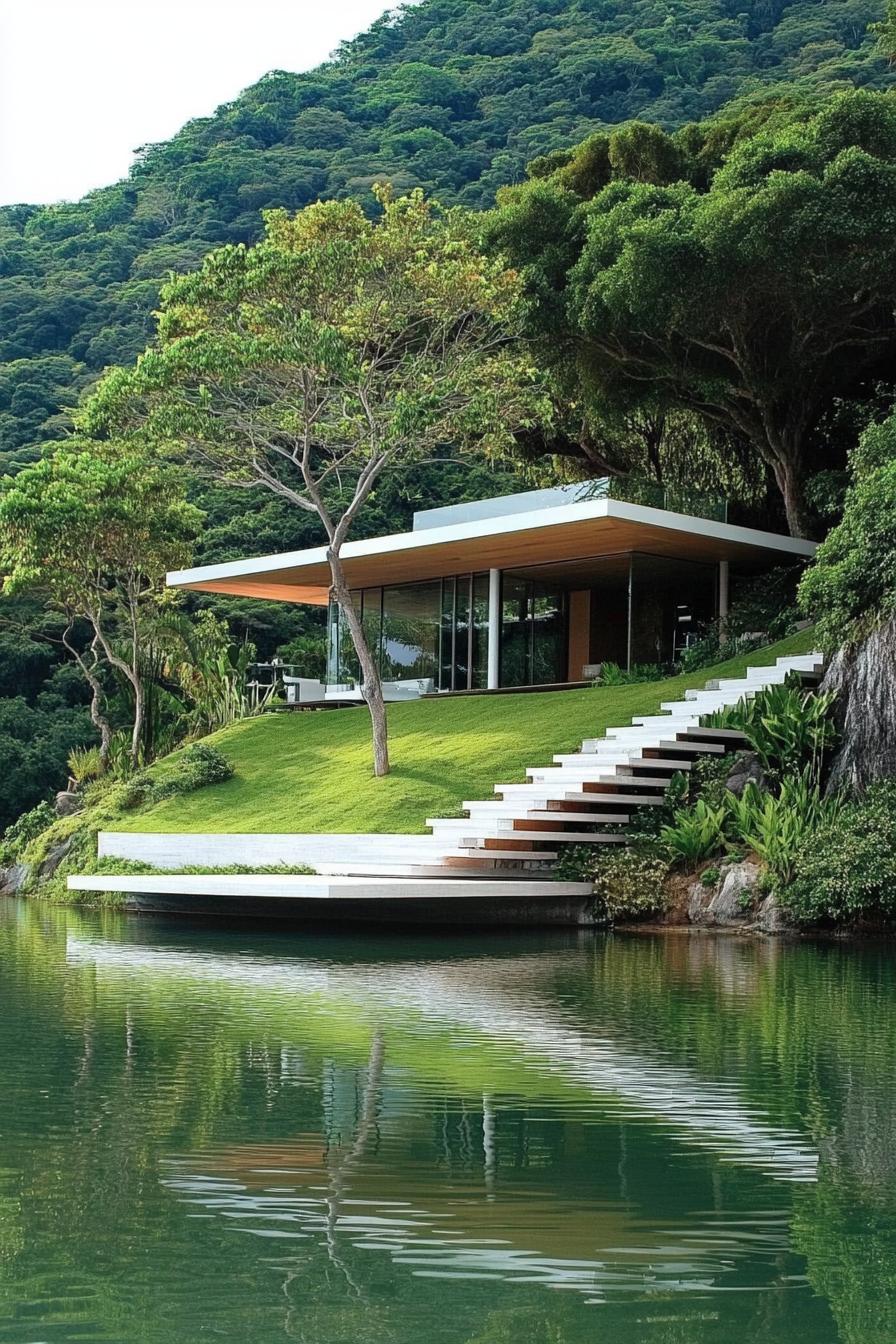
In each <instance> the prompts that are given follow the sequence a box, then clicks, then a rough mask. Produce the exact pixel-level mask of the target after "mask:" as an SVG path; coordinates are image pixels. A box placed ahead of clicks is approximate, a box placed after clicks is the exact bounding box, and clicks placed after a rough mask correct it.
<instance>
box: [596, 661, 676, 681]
mask: <svg viewBox="0 0 896 1344" xmlns="http://www.w3.org/2000/svg"><path fill="white" fill-rule="evenodd" d="M663 672H664V669H663V668H662V667H660V666H659V664H658V663H633V664H632V666H631V667H630V668H625V667H620V666H619V664H618V663H612V662H608V663H603V664H602V665H601V671H600V676H599V677H598V679H597V681H595V682H594V685H595V686H634V685H637V684H638V683H639V682H644V681H659V679H660V678H661V677H662V675H663Z"/></svg>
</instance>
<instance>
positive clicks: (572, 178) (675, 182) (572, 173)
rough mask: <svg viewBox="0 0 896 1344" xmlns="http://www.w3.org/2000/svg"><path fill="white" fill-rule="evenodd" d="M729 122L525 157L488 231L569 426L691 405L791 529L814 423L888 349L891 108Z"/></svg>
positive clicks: (870, 96)
mask: <svg viewBox="0 0 896 1344" xmlns="http://www.w3.org/2000/svg"><path fill="white" fill-rule="evenodd" d="M744 116H745V120H744V124H743V126H741V127H740V128H738V127H737V126H736V125H732V124H731V123H730V122H729V123H726V124H725V125H724V126H718V125H713V124H709V125H707V126H706V127H703V128H701V127H688V128H685V131H684V132H682V133H681V134H680V135H677V136H675V137H672V138H668V137H663V135H662V133H661V132H659V131H657V130H655V129H654V132H653V134H652V135H651V136H647V135H646V134H639V135H637V136H634V135H629V136H628V138H627V139H626V140H624V141H623V142H622V143H620V144H617V143H616V141H617V140H618V139H619V138H620V137H621V136H622V133H621V132H619V133H616V136H614V137H610V138H609V141H608V142H607V138H606V137H597V138H596V139H595V140H593V141H592V142H589V144H588V145H586V146H583V147H582V149H580V150H579V151H578V152H577V153H576V154H574V155H571V156H565V158H562V159H560V160H557V161H555V162H553V163H548V164H547V165H545V164H544V163H542V164H541V165H538V166H537V171H538V172H539V173H541V174H542V176H538V177H536V178H535V179H534V180H533V181H531V182H529V183H527V184H525V185H524V186H522V187H520V188H518V189H513V190H510V191H508V192H507V193H506V194H505V195H504V197H503V198H502V203H501V206H500V208H499V210H498V212H497V214H496V217H495V220H494V237H495V238H496V240H497V241H498V243H499V245H500V246H501V247H502V248H503V249H505V250H506V251H507V253H508V254H509V256H510V258H511V260H512V261H513V262H514V263H515V264H517V265H518V266H520V267H521V268H522V271H523V274H524V277H525V280H526V283H527V287H528V293H529V299H530V305H531V307H530V313H531V326H530V330H531V332H532V334H533V337H534V340H535V343H536V347H537V349H538V350H539V351H540V352H541V353H542V354H543V356H544V358H545V360H548V361H550V363H551V366H552V368H553V369H554V370H555V373H556V376H557V377H558V380H559V383H560V386H561V387H562V389H563V392H564V394H565V395H566V397H567V398H568V399H569V400H570V401H571V402H572V403H573V404H577V405H578V406H579V407H580V410H581V411H582V415H583V419H584V421H585V426H586V430H585V432H586V434H587V422H588V414H589V408H593V407H594V406H599V405H600V404H601V403H604V404H616V405H619V406H621V407H624V408H626V409H627V410H629V411H631V410H632V409H635V408H638V407H656V406H657V405H658V404H659V405H660V406H667V407H670V408H676V409H677V410H679V411H683V412H689V413H692V414H694V415H696V416H698V417H699V418H700V419H701V421H702V422H703V423H704V424H705V425H706V426H707V427H710V428H716V429H719V430H721V431H723V432H724V433H725V434H727V435H730V436H731V437H732V438H733V439H734V440H735V441H737V440H739V441H741V442H744V443H746V444H749V445H750V446H751V447H752V449H753V451H754V452H755V453H757V454H758V455H759V457H760V458H761V459H762V461H763V462H764V463H765V464H766V465H767V467H768V468H769V469H770V470H771V473H772V475H773V477H774V480H775V482H776V483H777V486H778V488H779V490H780V492H781V496H782V498H783V501H784V506H785V509H786V513H787V519H788V523H789V526H790V529H791V531H792V532H793V533H794V534H795V535H809V534H811V530H812V526H813V520H812V517H811V512H810V510H809V507H808V505H807V501H806V481H807V477H808V476H809V475H810V474H812V472H813V470H818V469H819V468H820V467H821V466H827V465H829V464H828V463H827V462H822V461H820V460H819V456H818V443H819V434H818V431H819V425H820V423H821V422H822V420H823V418H824V416H825V415H826V414H827V413H828V412H829V410H830V408H831V406H832V404H833V403H834V401H835V400H836V399H837V398H838V397H842V396H846V395H850V394H851V393H852V392H853V391H854V390H855V388H856V386H857V384H858V383H859V382H860V381H861V379H862V378H863V377H867V376H870V375H872V374H873V373H874V372H876V371H878V370H880V369H882V368H884V367H885V361H886V360H887V359H889V358H891V357H892V355H893V353H894V352H896V321H894V306H896V100H894V99H893V98H892V97H890V96H888V95H884V94H874V93H867V92H854V93H849V94H843V95H838V96H837V97H835V98H833V99H831V100H830V101H829V102H828V103H827V104H826V105H825V106H823V107H822V108H821V109H820V110H818V111H816V112H815V113H814V114H811V115H810V113H809V112H808V111H807V109H806V108H805V107H804V106H802V107H801V106H797V107H795V108H793V109H791V111H790V112H789V113H785V112H782V110H781V108H780V107H779V106H776V107H770V108H769V109H768V110H767V112H766V120H765V124H762V123H761V122H760V124H759V126H758V129H757V115H756V110H755V109H750V108H748V109H747V110H746V112H745V114H744ZM664 140H665V142H666V143H665V148H664V146H663V141H664ZM732 145H733V147H732ZM720 151H721V152H720ZM545 174H546V175H545Z"/></svg>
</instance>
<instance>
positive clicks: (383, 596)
mask: <svg viewBox="0 0 896 1344" xmlns="http://www.w3.org/2000/svg"><path fill="white" fill-rule="evenodd" d="M658 502H661V503H662V504H663V505H664V507H656V506H655V505H654V504H644V503H631V502H628V501H626V500H623V499H617V498H613V496H612V491H611V484H610V483H609V482H608V481H591V482H586V483H584V484H577V485H573V486H562V487H559V488H557V489H551V490H533V491H527V492H525V493H522V494H514V495H505V496H503V497H499V498H495V499H484V500H478V501H476V502H474V503H466V504H456V505H449V506H447V507H443V508H432V509H427V510H424V511H423V512H420V513H417V514H415V515H414V522H413V529H412V531H410V532H405V533H400V534H397V535H394V536H385V537H374V538H371V539H368V540H364V541H354V542H349V543H347V544H346V546H345V547H344V549H343V552H342V556H343V563H344V566H345V570H346V573H347V575H348V578H349V582H350V584H351V586H352V590H353V592H354V594H355V601H356V602H357V606H358V610H359V612H360V614H361V617H362V620H363V622H364V626H365V629H366V631H367V636H368V640H369V641H370V644H371V647H372V648H374V649H375V650H376V651H377V654H378V657H379V662H380V668H381V673H382V676H383V679H384V681H386V682H393V683H403V684H404V685H405V687H408V686H412V687H413V688H414V691H415V692H417V691H426V690H429V689H435V690H437V691H442V692H448V691H453V692H457V691H477V690H496V689H500V688H509V687H518V686H544V685H557V684H568V683H574V682H580V681H582V680H583V679H588V678H589V677H590V675H591V669H593V668H594V666H595V665H596V664H600V663H604V662H614V663H617V664H619V665H620V666H622V667H631V666H632V665H634V664H636V663H651V664H656V663H671V662H673V661H674V660H675V658H676V657H677V656H678V654H679V653H680V652H681V650H682V649H683V648H685V647H686V646H687V643H688V642H689V640H690V639H691V638H693V632H694V631H696V630H698V629H699V628H700V626H701V625H702V624H704V623H705V622H708V621H710V620H712V619H713V618H715V617H722V618H724V616H725V615H726V614H727V610H728V602H729V594H730V592H731V589H732V585H735V584H736V583H737V581H738V579H739V578H740V577H741V576H745V575H750V574H755V573H757V572H761V571H763V570H767V569H770V568H772V567H774V566H776V565H781V564H788V563H794V562H797V561H802V560H806V559H808V558H809V557H810V556H811V555H812V553H813V551H814V545H813V543H812V542H809V541H803V540H799V539H797V538H794V537H789V536H782V535H778V534H776V533H771V532H763V531H757V530H755V529H753V528H746V527H739V526H734V525H732V524H729V523H728V522H727V521H726V510H725V506H724V504H722V503H719V502H707V501H705V500H704V501H699V502H695V501H693V500H690V501H687V502H684V501H681V507H682V508H683V509H686V510H687V511H685V512H682V511H678V510H677V509H676V508H675V502H676V501H674V500H672V499H670V498H668V497H666V496H663V497H662V498H661V500H660V501H658ZM168 582H169V584H170V585H172V586H173V587H177V588H191V589H197V590H199V591H200V592H209V593H230V594H236V595H239V596H242V597H258V598H263V599H265V600H268V601H269V600H271V599H275V600H278V601H283V602H302V603H309V604H311V605H314V606H320V607H328V609H329V617H328V631H329V640H328V649H329V653H328V663H327V684H328V687H330V688H335V687H339V688H345V687H350V686H351V685H352V683H353V682H354V679H355V677H356V675H357V668H356V665H355V660H354V654H353V650H352V648H351V642H350V640H349V638H348V633H347V631H346V630H345V629H344V628H343V627H344V622H342V621H340V618H339V612H338V608H337V607H336V605H335V603H333V602H332V601H331V598H330V591H329V590H330V576H329V570H328V565H327V558H326V550H325V548H324V547H317V548H314V549H311V550H306V551H292V552H287V553H285V554H281V555H266V556H260V557H258V558H255V559H250V560H239V561H234V562H228V563H225V564H217V565H205V566H201V567H199V568H195V569H188V570H180V571H177V572H175V573H172V574H170V575H169V576H168Z"/></svg>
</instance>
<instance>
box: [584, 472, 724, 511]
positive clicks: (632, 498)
mask: <svg viewBox="0 0 896 1344" xmlns="http://www.w3.org/2000/svg"><path fill="white" fill-rule="evenodd" d="M581 498H582V499H618V500H622V501H624V502H625V503H626V504H646V505H647V506H648V507H649V508H651V509H666V510H667V511H668V512H669V513H684V514H687V515H688V516H689V517H691V518H708V519H710V521H712V522H714V523H724V522H727V521H728V501H727V500H725V499H722V498H721V497H720V496H718V495H701V494H699V493H698V492H697V491H695V490H688V489H687V488H685V487H683V486H676V485H660V484H659V483H658V482H657V481H648V480H644V479H641V478H637V477H630V476H628V477H618V476H603V477H601V478H600V479H599V480H596V481H591V482H589V484H588V486H587V487H586V489H585V491H584V493H583V494H582V496H581Z"/></svg>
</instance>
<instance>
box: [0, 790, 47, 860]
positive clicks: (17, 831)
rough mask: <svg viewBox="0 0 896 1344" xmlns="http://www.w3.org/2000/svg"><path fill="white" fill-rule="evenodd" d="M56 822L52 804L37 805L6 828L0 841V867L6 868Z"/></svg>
mask: <svg viewBox="0 0 896 1344" xmlns="http://www.w3.org/2000/svg"><path fill="white" fill-rule="evenodd" d="M55 820H56V812H55V809H54V808H53V805H52V803H48V802H42V803H38V804H37V806H36V807H32V808H31V810H30V811H28V812H23V813H22V815H21V816H20V817H19V818H18V819H17V820H16V821H14V822H13V823H12V825H11V826H8V827H7V828H6V830H5V831H4V832H3V839H2V840H0V866H8V865H9V864H11V863H15V861H16V860H17V859H18V858H19V857H20V855H21V854H22V851H23V850H24V849H25V847H26V846H27V845H28V844H30V842H31V841H32V840H33V839H34V838H35V836H38V835H40V833H41V831H45V830H46V829H47V827H48V826H50V825H52V823H53V822H54V821H55Z"/></svg>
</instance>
